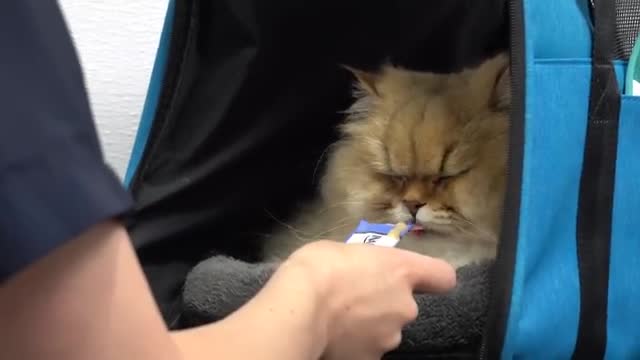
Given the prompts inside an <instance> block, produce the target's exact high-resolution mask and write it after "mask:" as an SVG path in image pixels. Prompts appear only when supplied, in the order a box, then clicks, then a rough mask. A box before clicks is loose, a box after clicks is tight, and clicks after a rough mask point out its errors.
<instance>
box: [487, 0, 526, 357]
mask: <svg viewBox="0 0 640 360" xmlns="http://www.w3.org/2000/svg"><path fill="white" fill-rule="evenodd" d="M509 20H510V24H509V27H510V49H511V111H510V116H509V119H510V124H509V146H508V150H507V168H506V178H507V195H506V198H505V204H504V209H503V214H502V216H503V218H502V219H503V220H502V231H501V236H500V242H499V244H498V253H497V256H496V260H495V263H494V266H493V268H492V270H491V274H490V278H489V287H490V288H489V294H490V299H489V309H488V314H487V325H486V328H485V332H484V336H483V337H482V343H481V346H480V354H479V358H480V359H481V360H486V359H498V358H500V355H501V352H502V347H503V342H504V337H505V335H506V327H507V319H508V313H509V308H510V303H511V288H512V283H513V272H514V267H515V266H514V265H515V257H516V245H517V240H518V227H519V218H520V187H521V180H522V157H523V151H524V121H525V120H524V99H525V86H524V82H525V74H524V70H525V66H524V63H525V53H524V51H525V50H524V8H523V0H510V1H509Z"/></svg>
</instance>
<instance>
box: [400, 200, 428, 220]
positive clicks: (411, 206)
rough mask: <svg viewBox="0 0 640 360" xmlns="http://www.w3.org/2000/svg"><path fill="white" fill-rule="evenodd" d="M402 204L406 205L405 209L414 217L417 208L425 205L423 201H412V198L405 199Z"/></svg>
mask: <svg viewBox="0 0 640 360" xmlns="http://www.w3.org/2000/svg"><path fill="white" fill-rule="evenodd" d="M403 204H404V206H406V207H407V210H409V212H410V213H411V215H412V216H413V217H415V216H416V214H417V213H418V210H420V208H421V207H423V206H424V205H425V203H423V202H420V201H414V200H405V201H403Z"/></svg>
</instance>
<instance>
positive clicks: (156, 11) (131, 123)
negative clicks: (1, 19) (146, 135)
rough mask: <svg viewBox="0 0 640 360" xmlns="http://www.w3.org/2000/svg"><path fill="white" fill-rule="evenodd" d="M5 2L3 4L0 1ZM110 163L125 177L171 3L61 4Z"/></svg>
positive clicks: (82, 0) (85, 0)
mask: <svg viewBox="0 0 640 360" xmlns="http://www.w3.org/2000/svg"><path fill="white" fill-rule="evenodd" d="M0 1H1V0H0ZM58 2H59V4H60V6H61V7H62V10H63V12H64V14H65V18H66V20H67V24H68V25H69V27H70V29H71V33H72V37H73V39H74V43H75V45H76V48H77V49H78V52H79V56H80V62H81V63H82V66H83V70H84V74H85V81H86V85H87V87H88V92H89V99H90V101H91V106H92V110H93V114H94V116H95V120H96V123H97V128H98V132H99V134H100V139H101V143H102V147H103V150H104V152H105V155H106V157H107V161H108V162H109V163H110V164H111V165H112V166H113V167H114V168H115V170H116V171H117V172H118V174H120V176H121V177H122V176H124V173H125V170H126V167H127V163H128V160H129V154H130V152H131V147H132V145H133V139H134V138H135V134H136V131H137V128H138V121H139V119H140V113H141V111H142V106H143V103H144V99H145V95H146V92H147V86H148V84H149V77H150V75H151V69H152V67H153V61H154V59H155V53H156V50H157V46H158V41H159V40H160V32H161V29H162V24H163V21H164V15H165V12H166V8H167V3H168V0H58Z"/></svg>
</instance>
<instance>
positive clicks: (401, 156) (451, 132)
mask: <svg viewBox="0 0 640 360" xmlns="http://www.w3.org/2000/svg"><path fill="white" fill-rule="evenodd" d="M420 100H421V101H413V102H407V103H405V104H403V106H399V107H398V108H396V109H393V111H392V112H388V113H387V114H386V116H385V119H384V121H382V123H381V121H378V122H377V123H378V125H377V126H372V128H371V132H370V133H369V140H367V141H365V143H366V146H367V147H368V149H369V151H370V153H371V156H372V159H371V160H372V161H371V163H372V166H373V167H374V168H375V169H376V171H379V172H384V173H392V174H406V175H430V174H437V173H438V172H439V171H440V167H441V159H442V157H443V154H444V153H445V152H446V151H447V149H448V147H449V146H450V144H451V143H452V142H455V141H456V134H458V133H459V131H457V128H458V127H459V122H458V121H457V119H456V117H455V115H454V114H453V113H452V112H451V111H450V110H449V108H448V107H447V106H445V104H444V100H443V99H439V98H437V97H434V98H431V99H426V98H423V99H420ZM370 123H371V124H372V125H373V124H375V123H376V122H375V121H372V122H370Z"/></svg>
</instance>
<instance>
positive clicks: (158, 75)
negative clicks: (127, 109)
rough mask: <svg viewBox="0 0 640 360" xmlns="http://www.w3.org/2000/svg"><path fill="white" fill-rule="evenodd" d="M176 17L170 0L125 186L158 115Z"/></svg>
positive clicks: (139, 159) (128, 182) (134, 169)
mask: <svg viewBox="0 0 640 360" xmlns="http://www.w3.org/2000/svg"><path fill="white" fill-rule="evenodd" d="M174 15H175V1H174V0H169V4H168V6H167V13H166V15H165V18H164V24H163V26H162V33H161V35H160V43H159V46H158V51H157V52H156V59H155V62H154V64H153V70H152V73H151V80H150V81H149V88H148V90H147V97H146V99H145V102H144V107H143V109H142V115H141V118H140V124H139V125H138V131H137V134H136V139H135V141H134V144H133V149H132V150H131V157H130V159H129V165H128V167H127V171H126V174H125V177H124V184H125V186H126V187H129V186H130V184H131V179H132V178H133V176H134V175H135V173H136V171H137V170H138V165H139V164H140V161H141V159H142V155H143V154H144V151H145V148H146V145H147V141H148V139H149V132H150V130H151V126H152V125H153V120H154V118H155V115H156V109H157V107H158V101H159V99H160V93H161V92H162V85H163V82H164V75H165V71H166V67H167V60H168V55H169V46H170V37H171V32H172V31H173V18H174Z"/></svg>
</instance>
